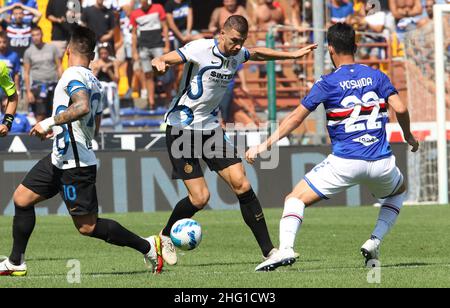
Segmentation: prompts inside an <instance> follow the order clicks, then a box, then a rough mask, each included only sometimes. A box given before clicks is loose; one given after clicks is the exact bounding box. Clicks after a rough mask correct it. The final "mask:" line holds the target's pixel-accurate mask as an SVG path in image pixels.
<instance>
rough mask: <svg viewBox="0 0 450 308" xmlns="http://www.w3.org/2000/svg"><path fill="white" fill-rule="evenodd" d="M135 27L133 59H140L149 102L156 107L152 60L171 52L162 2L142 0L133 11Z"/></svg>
mask: <svg viewBox="0 0 450 308" xmlns="http://www.w3.org/2000/svg"><path fill="white" fill-rule="evenodd" d="M130 24H131V26H132V27H133V33H132V35H133V59H134V61H140V63H141V68H142V70H143V71H144V74H145V83H146V88H147V95H148V103H149V106H150V109H154V107H155V82H154V78H153V77H154V76H153V70H152V64H151V61H152V60H153V59H154V58H157V57H160V56H162V55H163V54H165V53H168V52H170V41H169V28H168V26H167V21H166V12H165V10H164V7H163V6H162V5H161V4H152V2H151V1H149V0H141V7H140V8H139V9H137V10H135V11H133V12H132V13H131V16H130Z"/></svg>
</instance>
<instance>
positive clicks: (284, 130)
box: [245, 105, 311, 164]
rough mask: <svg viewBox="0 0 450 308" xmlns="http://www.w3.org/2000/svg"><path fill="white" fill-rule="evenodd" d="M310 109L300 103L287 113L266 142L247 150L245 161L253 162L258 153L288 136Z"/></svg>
mask: <svg viewBox="0 0 450 308" xmlns="http://www.w3.org/2000/svg"><path fill="white" fill-rule="evenodd" d="M310 113H311V111H309V110H308V109H306V108H305V107H304V106H303V105H300V106H298V107H297V109H295V110H294V111H293V112H292V113H290V114H289V115H288V117H287V118H286V119H284V121H283V122H282V123H281V125H280V127H279V128H278V129H277V130H276V131H275V132H274V133H273V134H272V135H271V136H270V138H269V139H267V140H266V142H264V143H262V144H260V145H259V146H256V147H253V148H251V149H250V150H248V152H247V154H246V155H245V158H246V160H247V162H249V163H250V164H253V163H254V162H255V160H256V158H257V157H258V155H259V154H261V153H264V152H265V151H267V150H268V149H270V148H271V147H272V145H274V144H276V143H277V142H278V141H279V140H281V139H283V138H284V137H287V136H289V135H290V134H291V133H292V132H293V131H294V130H295V129H296V128H297V127H299V126H300V125H301V124H302V123H303V121H304V120H305V119H306V118H307V117H308V116H309V114H310Z"/></svg>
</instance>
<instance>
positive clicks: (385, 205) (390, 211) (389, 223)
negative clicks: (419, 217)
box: [372, 193, 406, 241]
mask: <svg viewBox="0 0 450 308" xmlns="http://www.w3.org/2000/svg"><path fill="white" fill-rule="evenodd" d="M405 195H406V193H403V194H400V195H397V196H394V197H389V198H386V199H384V200H383V201H382V203H381V209H380V214H379V216H378V221H377V225H376V226H375V230H374V231H373V233H372V236H374V237H376V238H377V239H379V240H380V241H382V240H383V239H384V237H385V236H386V234H388V232H389V231H390V230H391V229H392V227H393V226H394V224H395V222H396V221H397V217H398V215H399V214H400V210H401V209H402V207H403V201H404V199H405Z"/></svg>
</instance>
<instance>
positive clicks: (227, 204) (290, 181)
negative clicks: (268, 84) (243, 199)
mask: <svg viewBox="0 0 450 308" xmlns="http://www.w3.org/2000/svg"><path fill="white" fill-rule="evenodd" d="M393 148H394V152H395V154H396V156H397V163H398V165H399V167H400V169H401V170H402V171H403V172H405V174H406V169H405V168H406V151H407V148H406V146H405V145H403V144H396V145H394V146H393ZM329 152H330V147H328V146H301V147H284V148H280V157H279V161H280V163H279V166H278V168H275V169H267V170H262V169H260V168H259V166H258V164H256V165H255V166H250V165H248V164H246V169H247V173H248V176H249V179H250V181H251V182H252V185H253V187H254V190H255V191H256V192H257V194H258V196H259V197H260V200H261V201H262V203H263V206H264V207H282V206H283V203H284V197H285V196H286V195H287V194H288V193H289V192H290V191H291V190H292V188H293V187H294V186H295V185H296V184H297V183H298V182H299V181H300V180H301V179H302V178H303V176H304V175H305V173H306V172H308V171H309V170H310V169H311V168H312V167H314V166H315V165H316V164H317V163H319V162H321V161H322V160H323V159H325V158H326V156H327V155H328V154H329ZM46 154H47V153H45V152H40V153H33V154H30V153H11V154H2V155H0V188H1V193H0V215H13V213H14V206H13V203H12V195H13V192H14V190H15V189H16V187H17V186H18V185H19V184H20V183H21V181H22V179H23V177H24V176H25V174H26V173H27V172H28V171H29V170H30V169H31V168H32V167H33V166H34V165H35V164H36V163H37V161H38V160H39V159H41V158H42V157H44V156H45V155H46ZM97 157H98V160H99V167H98V168H99V172H98V178H97V191H98V195H99V204H100V208H101V211H102V212H103V213H126V212H142V211H144V212H154V211H167V210H171V209H172V207H173V206H174V205H175V204H176V203H177V202H178V201H179V200H180V199H182V198H184V197H185V196H186V195H187V192H186V189H185V188H184V185H183V183H182V182H181V181H173V180H172V179H171V174H172V168H171V165H170V161H169V158H168V155H167V153H166V152H165V151H151V152H150V151H134V152H133V151H99V152H97ZM205 177H206V180H207V182H208V186H209V189H210V191H211V200H210V202H209V208H211V209H221V210H222V209H238V208H239V206H238V202H237V199H236V197H235V196H234V195H233V193H232V192H231V191H230V190H229V188H228V187H227V186H226V185H225V184H224V183H223V181H222V180H221V179H219V178H218V176H217V175H216V174H215V173H213V172H210V171H209V170H205ZM375 202H376V200H375V199H374V198H373V197H371V195H370V192H369V191H367V190H366V189H365V188H360V187H354V188H352V189H350V190H348V191H347V192H345V193H343V194H340V195H338V196H337V197H336V198H333V199H332V200H328V201H323V202H321V203H320V205H324V206H327V205H340V206H342V205H346V206H359V205H370V204H373V203H375ZM37 213H38V214H39V215H48V214H60V215H67V210H66V208H65V205H64V203H63V202H62V199H61V198H60V197H59V196H56V197H55V198H53V199H52V200H49V201H46V202H43V203H41V204H40V205H39V207H38V208H37Z"/></svg>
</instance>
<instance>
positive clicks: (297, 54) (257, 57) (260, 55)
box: [249, 44, 317, 61]
mask: <svg viewBox="0 0 450 308" xmlns="http://www.w3.org/2000/svg"><path fill="white" fill-rule="evenodd" d="M316 48H317V44H311V45H308V46H306V47H303V48H301V49H299V50H296V51H292V52H286V51H278V50H274V49H270V48H265V47H257V48H251V49H249V52H250V60H253V61H270V60H296V59H300V58H301V57H303V56H305V55H307V54H309V53H310V52H312V51H313V50H314V49H316Z"/></svg>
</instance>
